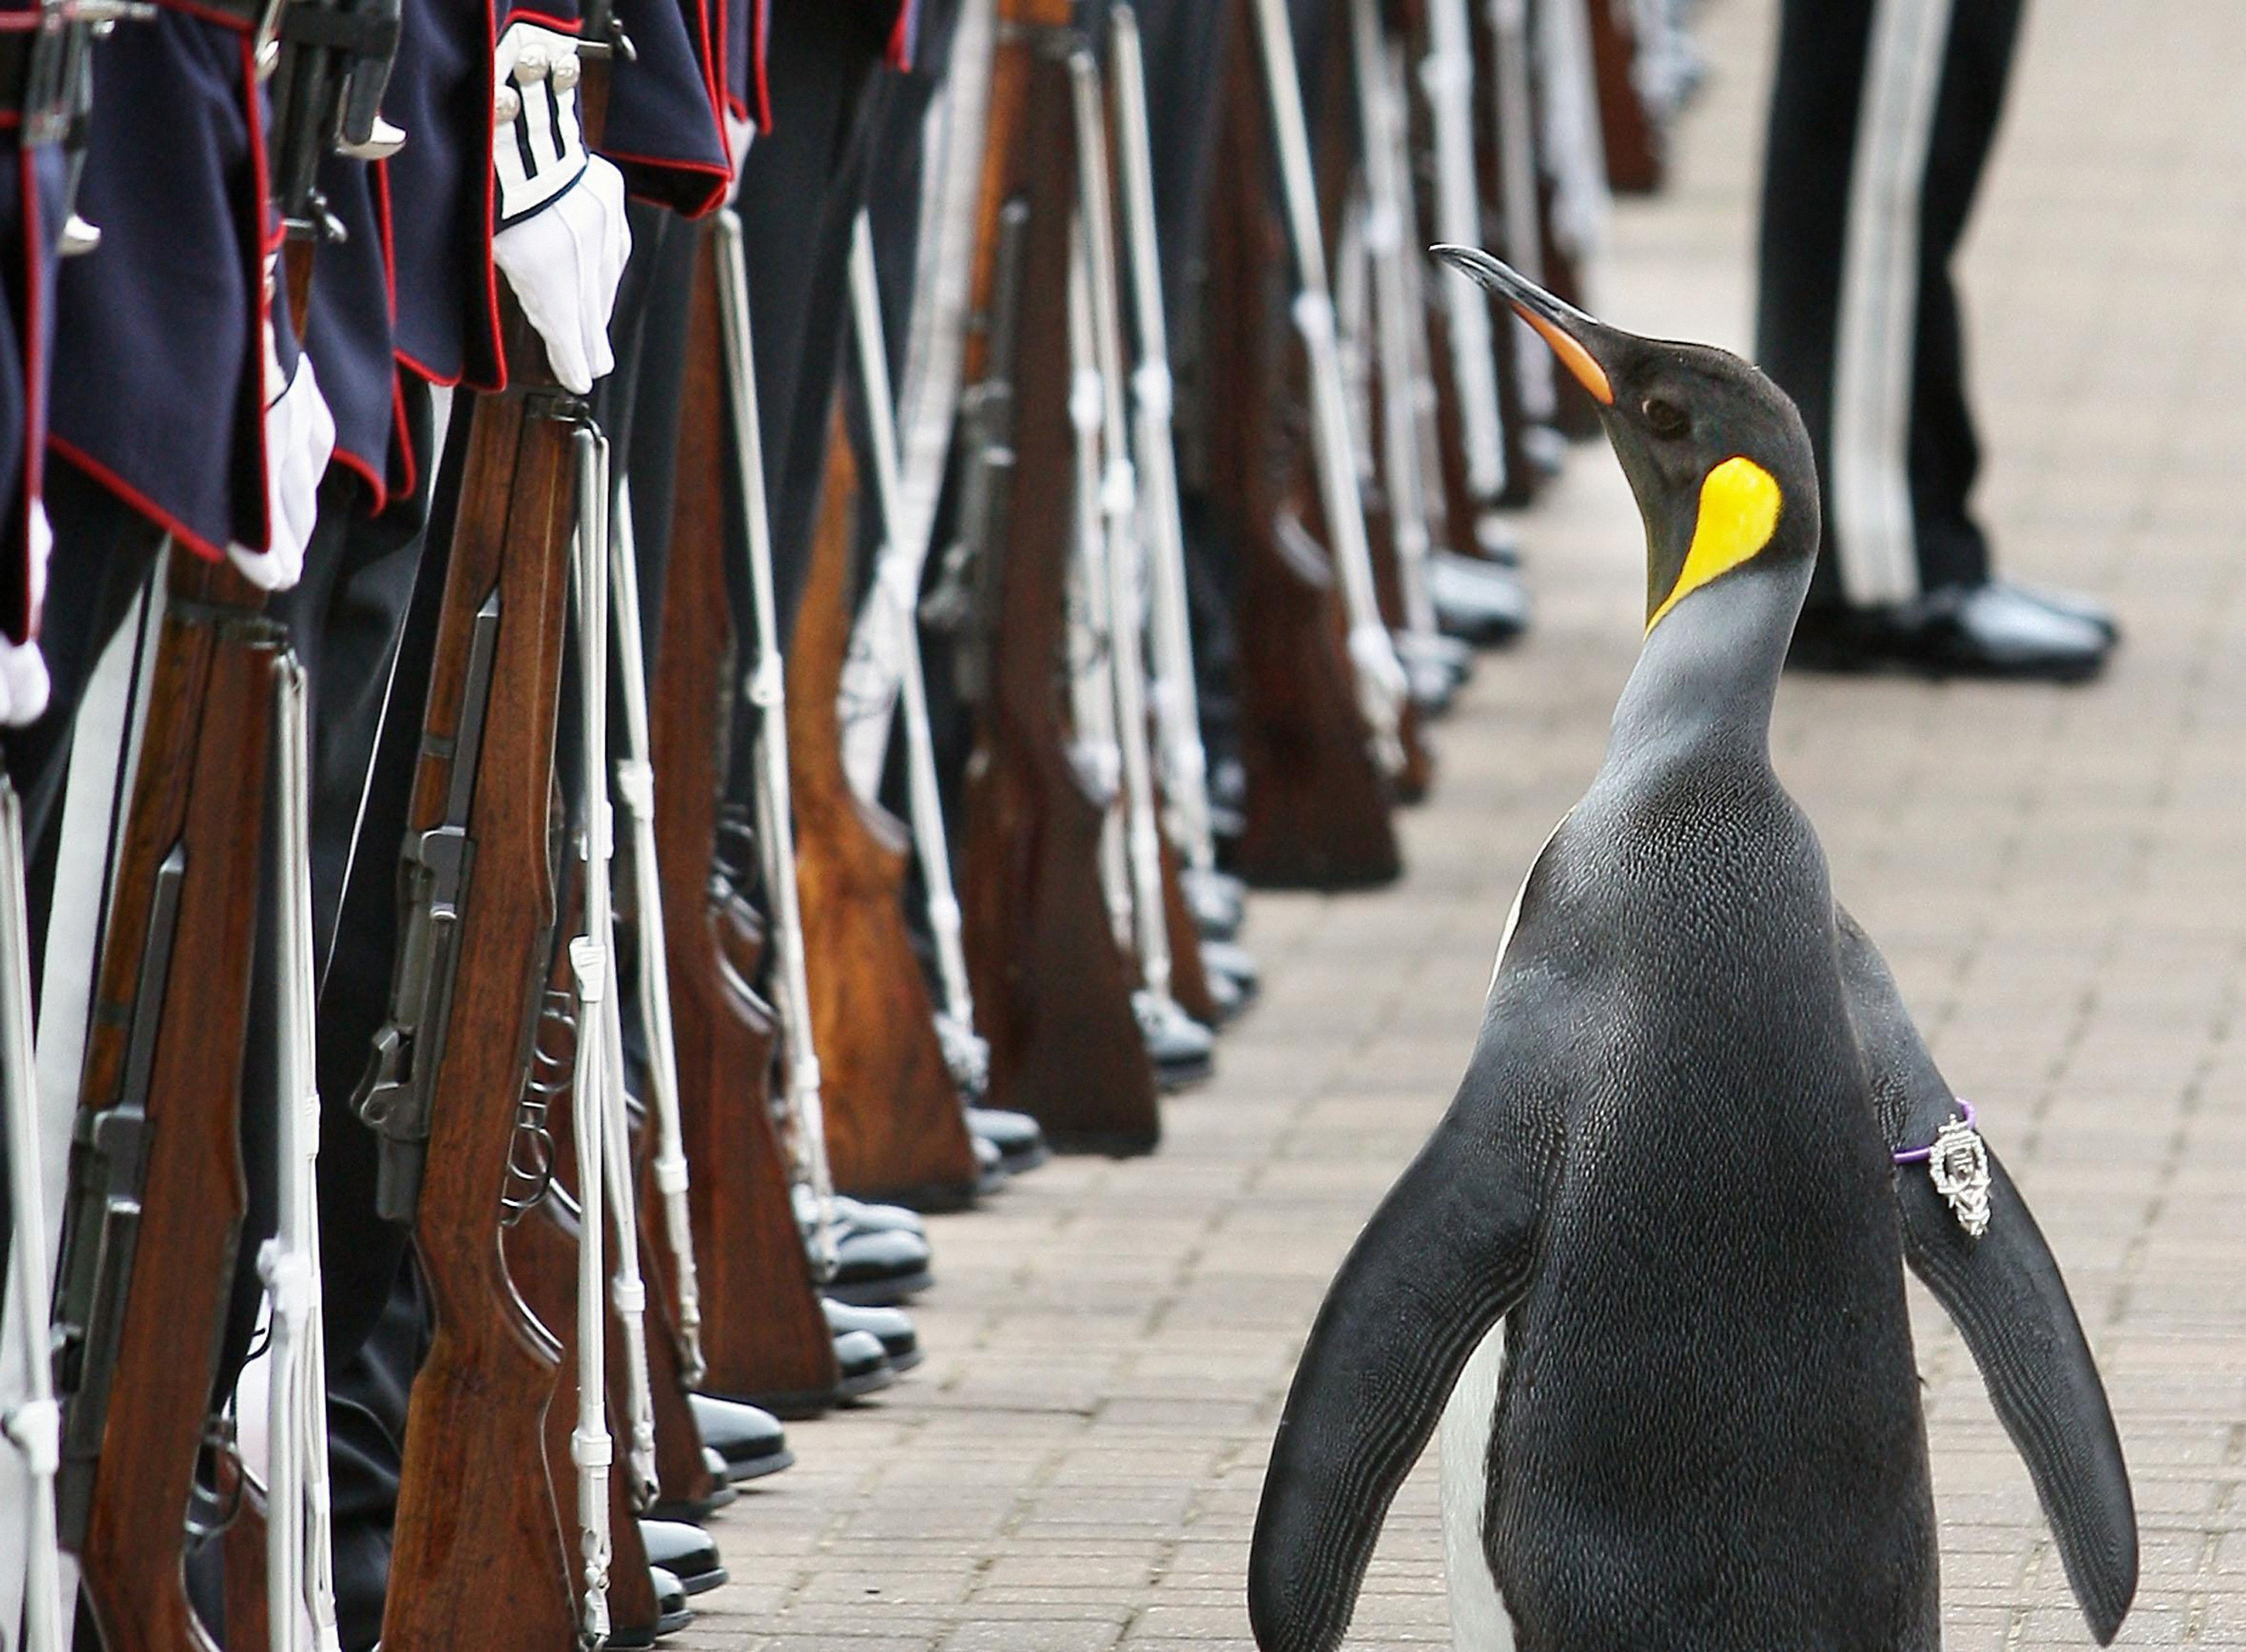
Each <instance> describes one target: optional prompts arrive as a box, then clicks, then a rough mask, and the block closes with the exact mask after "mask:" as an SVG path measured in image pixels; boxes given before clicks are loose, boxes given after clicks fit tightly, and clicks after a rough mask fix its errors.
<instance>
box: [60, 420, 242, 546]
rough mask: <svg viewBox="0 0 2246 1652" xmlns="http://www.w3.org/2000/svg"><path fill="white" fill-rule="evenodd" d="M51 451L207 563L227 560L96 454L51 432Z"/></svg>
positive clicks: (201, 537) (199, 535)
mask: <svg viewBox="0 0 2246 1652" xmlns="http://www.w3.org/2000/svg"><path fill="white" fill-rule="evenodd" d="M47 448H48V451H49V452H53V453H55V454H57V455H58V456H59V457H60V458H62V459H66V460H68V461H69V462H70V463H71V464H72V465H75V466H78V469H80V470H82V471H84V472H85V473H86V475H87V476H89V477H91V478H92V479H93V480H94V481H96V482H99V484H100V485H101V486H104V487H105V488H107V489H108V490H109V491H110V492H111V493H114V494H116V495H117V497H118V498H119V499H120V500H124V502H125V503H126V504H127V505H130V506H132V507H133V509H134V510H136V511H138V512H140V514H141V515H143V516H145V517H146V518H147V519H148V520H150V521H152V522H153V523H154V524H155V525H156V526H157V527H160V528H162V529H163V530H164V531H165V532H166V533H167V534H170V535H171V536H172V537H173V538H174V539H175V540H179V541H180V544H182V545H184V546H186V547H187V548H188V549H189V550H191V551H193V552H194V554H196V555H197V556H200V557H201V558H202V559H203V561H206V562H215V561H221V559H222V558H223V557H224V556H225V554H226V553H225V552H224V551H222V550H221V549H220V548H219V547H217V546H215V545H214V544H212V543H211V542H210V541H209V540H207V539H205V538H204V537H203V536H202V535H201V534H198V533H196V532H195V531H194V529H193V528H191V527H188V526H187V524H186V523H185V522H182V521H181V520H180V519H179V518H178V517H176V516H174V515H173V514H172V513H170V512H169V511H167V510H166V509H165V508H164V507H163V506H160V505H159V504H157V503H156V501H155V500H152V499H150V498H149V497H148V496H147V495H146V493H142V492H141V491H140V489H139V488H137V487H135V486H133V484H132V483H130V482H128V481H126V479H124V478H123V477H121V476H119V474H118V473H117V472H115V471H112V470H111V469H110V468H109V467H108V466H106V465H104V464H103V463H102V462H101V461H100V460H99V459H96V458H94V456H93V455H92V454H91V453H89V452H86V451H85V449H84V448H82V447H78V446H76V445H72V443H71V441H70V440H69V439H68V438H65V437H61V436H58V435H56V434H55V433H54V432H51V431H50V432H47Z"/></svg>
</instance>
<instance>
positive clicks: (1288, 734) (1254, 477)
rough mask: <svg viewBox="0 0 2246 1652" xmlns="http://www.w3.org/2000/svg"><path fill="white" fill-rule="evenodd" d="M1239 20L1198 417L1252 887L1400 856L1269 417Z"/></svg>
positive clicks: (1258, 154)
mask: <svg viewBox="0 0 2246 1652" xmlns="http://www.w3.org/2000/svg"><path fill="white" fill-rule="evenodd" d="M1245 10H1246V8H1245V7H1244V6H1243V7H1242V12H1243V13H1244V12H1245ZM1252 27H1253V24H1252V22H1251V20H1250V19H1249V18H1248V17H1246V16H1244V15H1243V16H1242V17H1238V18H1236V19H1235V22H1234V24H1233V35H1234V44H1233V47H1232V52H1233V61H1232V65H1231V70H1230V73H1229V75H1228V84H1227V86H1226V89H1225V92H1224V97H1225V111H1224V114H1223V116H1222V125H1221V128H1220V133H1219V154H1218V160H1217V174H1216V175H1217V182H1216V187H1215V190H1214V191H1213V192H1212V194H1213V199H1212V202H1211V217H1210V248H1209V307H1210V319H1211V324H1210V327H1209V330H1208V335H1209V337H1208V376H1209V379H1210V383H1211V386H1212V389H1211V395H1210V401H1211V404H1212V405H1215V406H1217V407H1222V408H1223V409H1225V410H1226V413H1225V416H1224V417H1222V418H1215V419H1212V420H1211V421H1210V426H1209V432H1208V474H1209V491H1210V495H1211V499H1212V502H1213V503H1214V505H1215V508H1216V513H1217V515H1218V517H1219V520H1221V521H1222V525H1223V528H1224V532H1225V534H1226V536H1227V537H1228V540H1230V542H1231V544H1232V545H1233V547H1234V548H1235V554H1236V555H1237V556H1238V558H1239V563H1240V578H1239V587H1238V596H1237V604H1238V608H1237V612H1238V616H1239V618H1238V623H1237V627H1236V629H1237V630H1238V634H1239V647H1240V686H1239V692H1240V714H1239V715H1240V746H1241V761H1242V766H1243V767H1244V768H1245V769H1246V771H1247V776H1248V796H1247V806H1246V811H1245V812H1246V830H1245V831H1244V832H1243V833H1242V837H1241V841H1240V846H1239V849H1238V852H1237V853H1236V856H1235V866H1236V869H1237V870H1238V871H1239V872H1240V874H1242V876H1243V877H1245V878H1247V879H1248V880H1249V881H1250V882H1253V883H1256V884H1260V885H1262V886H1263V887H1297V888H1301V887H1307V888H1347V887H1362V886H1366V885H1372V884H1381V883H1386V882H1388V881H1390V880H1392V879H1393V878H1394V877H1395V876H1396V875H1397V874H1398V873H1399V872H1400V871H1401V870H1402V867H1403V862H1402V859H1401V856H1400V855H1399V852H1398V847H1397V842H1396V834H1395V830H1394V827H1393V825H1392V821H1391V819H1390V812H1391V803H1392V794H1391V789H1390V785H1389V783H1388V781H1387V779H1386V778H1385V777H1384V776H1383V775H1382V774H1381V772H1380V769H1379V765H1378V762H1377V761H1376V760H1375V758H1374V756H1373V753H1372V749H1371V738H1370V735H1369V731H1367V729H1366V727H1365V719H1364V717H1363V715H1362V713H1360V712H1359V710H1358V705H1357V690H1356V684H1355V679H1354V676H1353V673H1352V670H1351V663H1350V660H1349V656H1348V653H1347V648H1346V643H1345V642H1344V636H1345V628H1346V624H1347V622H1346V619H1345V617H1344V614H1343V612H1342V604H1341V598H1340V593H1339V592H1338V591H1337V589H1336V588H1335V581H1334V572H1333V563H1332V559H1331V557H1330V556H1328V555H1326V554H1324V551H1323V549H1322V547H1319V546H1318V544H1317V541H1316V540H1314V539H1313V538H1311V536H1310V534H1309V533H1308V531H1307V530H1306V529H1304V528H1303V526H1302V519H1301V507H1300V506H1297V505H1296V504H1294V503H1291V502H1290V501H1291V500H1299V499H1300V498H1301V496H1302V494H1303V493H1305V492H1306V491H1308V490H1306V489H1305V488H1304V487H1303V452H1302V442H1303V432H1302V431H1301V430H1300V429H1299V427H1298V428H1297V429H1296V430H1294V431H1291V432H1286V431H1282V430H1281V429H1280V428H1279V421H1278V420H1276V418H1274V410H1275V409H1276V406H1277V405H1278V402H1279V394H1280V387H1281V385H1282V384H1283V383H1286V382H1289V381H1288V379H1287V377H1286V376H1284V375H1283V374H1282V373H1281V371H1280V368H1279V363H1278V360H1277V352H1276V350H1274V348H1273V338H1272V334H1273V330H1274V328H1275V325H1276V321H1275V315H1276V312H1277V311H1278V310H1279V309H1281V307H1280V306H1278V305H1276V304H1275V303H1274V302H1273V300H1274V292H1273V286H1272V277H1273V274H1274V272H1275V271H1276V270H1279V269H1283V268H1284V267H1285V263H1286V259H1285V255H1284V252H1283V248H1282V246H1281V244H1280V238H1279V235H1278V231H1277V226H1276V223H1275V221H1274V220H1273V214H1272V207H1271V204H1270V197H1269V181H1268V180H1269V178H1270V176H1271V161H1270V156H1269V146H1268V136H1267V130H1266V126H1265V122H1266V120H1267V119H1268V117H1267V116H1266V114H1265V112H1264V95H1263V86H1262V85H1261V83H1260V82H1259V81H1258V79H1257V78H1256V61H1255V58H1254V55H1253V51H1252V49H1251V47H1252V42H1251V37H1250V35H1249V31H1250V29H1251V28H1252ZM1292 402H1293V405H1299V403H1300V398H1298V397H1297V398H1292Z"/></svg>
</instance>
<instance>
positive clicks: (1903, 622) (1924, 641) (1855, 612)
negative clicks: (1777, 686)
mask: <svg viewBox="0 0 2246 1652" xmlns="http://www.w3.org/2000/svg"><path fill="white" fill-rule="evenodd" d="M2106 623H2107V625H2109V626H2110V624H2111V621H2110V620H2109V621H2107V622H2106ZM2112 651H2113V636H2112V635H2111V634H2109V632H2108V631H2107V630H2106V629H2104V628H2101V626H2100V624H2099V622H2098V619H2097V617H2096V616H2095V615H2094V614H2073V613H2066V612H2063V611H2061V610H2060V609H2059V608H2056V607H2053V606H2052V604H2051V602H2049V601H2048V600H2045V599H2041V598H2038V597H2035V596H2031V595H2026V594H2025V593H2024V592H2022V591H2021V590H2020V589H2019V588H2017V587H2015V586H2011V585H2006V584H2003V583H2000V582H1995V581H1992V582H1991V583H1989V584H1986V585H1972V586H1963V587H1950V588H1944V589H1942V590H1938V591H1930V592H1929V593H1927V595H1924V596H1923V597H1920V598H1919V599H1918V600H1917V601H1916V602H1907V603H1900V604H1897V605H1895V606H1894V607H1890V608H1814V609H1810V610H1807V611H1805V612H1804V613H1803V615H1802V616H1801V619H1800V622H1799V623H1798V624H1797V625H1796V626H1795V627H1794V632H1793V646H1792V648H1791V649H1789V650H1788V651H1787V663H1789V664H1792V665H1794V666H1798V667H1800V668H1801V669H1803V670H1813V671H1874V670H1887V669H1902V670H1916V671H1923V672H1925V673H1926V674H1928V675H1929V676H1978V677H1999V678H2012V679H2017V680H2032V681H2041V682H2049V683H2082V682H2086V681H2088V680H2089V679H2090V678H2092V677H2093V676H2097V675H2098V673H2099V672H2100V671H2101V670H2104V669H2105V665H2106V656H2107V655H2108V654H2110V653H2111V652H2112Z"/></svg>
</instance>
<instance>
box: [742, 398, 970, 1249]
mask: <svg viewBox="0 0 2246 1652" xmlns="http://www.w3.org/2000/svg"><path fill="white" fill-rule="evenodd" d="M886 411H887V410H886V409H885V410H883V412H884V413H886ZM857 492H858V467H857V463H856V459H855V458H854V455H853V453H852V452H851V447H850V438H849V434H848V432H847V430H845V429H844V427H843V424H842V419H841V413H840V410H839V409H838V410H837V413H836V417H835V418H834V432H833V436H832V438H831V439H830V441H829V442H828V445H827V480H826V492H825V496H824V498H823V500H822V501H821V504H820V517H819V524H818V529H817V532H816V534H815V536H814V537H813V540H812V550H811V567H810V569H809V571H808V574H807V578H806V583H805V586H804V591H803V597H802V602H801V606H800V608H799V610H798V613H797V618H796V629H795V636H794V648H793V654H792V656H791V657H790V658H789V660H788V663H787V673H788V692H787V750H788V777H789V786H790V790H791V791H792V792H793V795H794V799H795V814H796V822H797V825H798V826H799V828H800V830H799V833H798V836H797V838H796V875H797V877H798V878H799V879H800V881H801V885H802V889H803V926H804V952H805V962H806V964H807V968H808V972H809V984H810V998H811V1003H810V1009H811V1016H812V1030H813V1037H814V1038H815V1039H816V1041H817V1043H818V1046H819V1051H820V1071H822V1072H823V1073H824V1074H825V1077H826V1094H827V1120H828V1135H827V1141H828V1151H829V1152H831V1153H832V1154H833V1155H834V1179H835V1182H836V1184H837V1185H838V1186H841V1187H844V1188H846V1189H847V1190H848V1191H850V1192H851V1193H856V1194H859V1195H861V1197H868V1198H875V1197H885V1198H890V1199H902V1200H905V1201H906V1202H908V1203H914V1204H920V1205H923V1206H931V1205H932V1206H943V1207H952V1206H958V1205H963V1204H966V1203H968V1202H970V1200H972V1199H973V1197H974V1193H975V1184H976V1180H977V1172H976V1167H975V1150H974V1145H973V1143H972V1142H971V1141H970V1139H968V1134H967V1120H966V1115H965V1114H964V1113H963V1112H961V1111H960V1106H959V1091H958V1090H957V1088H956V1085H955V1084H953V1081H952V1077H951V1071H950V1068H949V1064H947V1063H946V1062H945V1060H944V1052H943V1042H942V1040H941V1039H940V1038H939V1037H937V1034H936V1006H935V1003H933V1002H932V1001H931V999H930V998H929V990H928V982H927V978H926V976H923V975H922V973H921V966H920V960H919V959H918V958H917V957H916V956H915V955H914V952H913V945H912V936H911V935H910V934H909V931H908V930H907V929H906V928H905V914H904V904H903V902H904V888H905V857H906V854H907V853H908V850H909V839H908V838H907V836H906V833H905V829H904V826H902V823H900V822H899V821H898V820H896V819H895V818H894V817H892V816H891V815H889V814H888V812H886V811H884V810H882V809H881V807H880V806H877V805H875V804H871V803H868V802H866V801H864V800H863V799H861V798H860V797H859V796H858V794H857V792H855V791H854V790H853V789H852V788H851V785H850V778H849V776H848V775H847V773H846V772H844V770H843V767H842V746H841V742H842V721H841V716H840V714H839V711H838V710H837V706H836V701H837V697H838V696H839V695H840V694H841V687H842V666H843V659H844V656H845V654H846V653H847V649H848V647H849V629H848V628H849V622H850V615H849V607H848V602H847V595H846V592H847V586H848V584H849V580H850V567H849V564H850V554H851V550H852V547H853V546H854V542H855V540H856V534H857V498H856V495H857Z"/></svg>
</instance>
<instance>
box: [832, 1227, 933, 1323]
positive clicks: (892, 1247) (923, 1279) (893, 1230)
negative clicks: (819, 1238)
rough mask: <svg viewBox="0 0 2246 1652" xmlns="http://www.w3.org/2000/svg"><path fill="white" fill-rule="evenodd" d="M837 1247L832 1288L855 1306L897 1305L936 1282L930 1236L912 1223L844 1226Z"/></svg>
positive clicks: (837, 1296) (836, 1295)
mask: <svg viewBox="0 0 2246 1652" xmlns="http://www.w3.org/2000/svg"><path fill="white" fill-rule="evenodd" d="M834 1252H835V1268H834V1278H833V1279H832V1280H830V1281H827V1287H826V1290H827V1295H829V1296H832V1297H833V1298H834V1300H835V1301H837V1302H848V1303H849V1304H850V1305H851V1306H852V1307H854V1308H895V1306H896V1305H897V1304H898V1303H899V1302H903V1301H904V1300H905V1299H906V1298H907V1297H909V1296H915V1295H919V1294H920V1293H921V1292H922V1291H924V1290H926V1289H927V1288H929V1286H930V1285H933V1284H934V1283H935V1282H936V1276H935V1275H933V1274H932V1273H930V1272H929V1260H930V1257H931V1255H932V1253H931V1252H930V1251H929V1246H928V1241H927V1240H925V1239H923V1238H922V1237H921V1236H920V1235H919V1234H915V1233H913V1232H911V1231H910V1230H909V1229H907V1228H902V1227H887V1228H880V1227H877V1228H873V1229H870V1230H868V1229H864V1228H859V1229H852V1228H849V1227H843V1228H842V1229H841V1231H840V1232H839V1233H838V1234H836V1236H835V1242H834Z"/></svg>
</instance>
